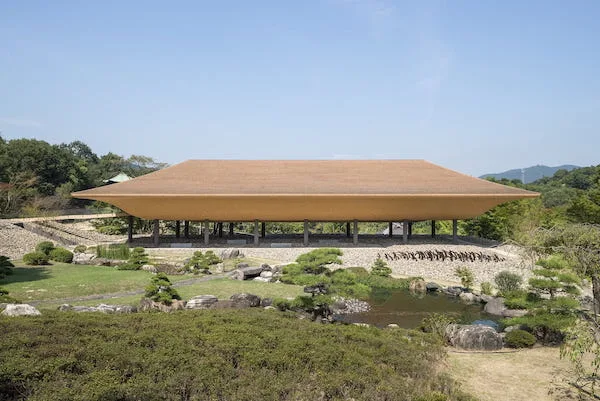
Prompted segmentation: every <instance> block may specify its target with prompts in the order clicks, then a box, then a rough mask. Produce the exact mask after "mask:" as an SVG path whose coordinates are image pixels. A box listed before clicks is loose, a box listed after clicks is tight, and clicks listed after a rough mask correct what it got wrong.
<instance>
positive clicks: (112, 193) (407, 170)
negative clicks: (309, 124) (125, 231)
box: [72, 160, 539, 246]
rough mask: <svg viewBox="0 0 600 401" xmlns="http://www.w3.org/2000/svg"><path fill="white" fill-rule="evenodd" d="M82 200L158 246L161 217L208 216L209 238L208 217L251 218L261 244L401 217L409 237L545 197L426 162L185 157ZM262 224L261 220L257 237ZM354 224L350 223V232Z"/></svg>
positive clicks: (85, 195)
mask: <svg viewBox="0 0 600 401" xmlns="http://www.w3.org/2000/svg"><path fill="white" fill-rule="evenodd" d="M72 196H73V197H75V198H82V199H93V200H98V201H103V202H107V203H110V204H112V205H114V206H117V207H118V208H120V209H121V210H123V211H125V212H126V213H128V214H129V216H130V217H129V240H130V241H131V240H132V238H133V236H132V220H133V216H137V217H141V218H144V219H149V220H154V231H153V241H154V244H155V245H156V246H158V245H159V243H160V238H159V220H174V221H176V225H175V231H176V237H179V236H180V225H181V221H183V222H184V236H186V237H188V236H189V222H190V221H197V222H203V230H202V231H203V235H204V243H205V245H208V244H209V240H210V231H211V230H209V224H210V223H211V222H213V223H219V225H218V227H219V232H220V234H221V235H222V230H223V224H222V223H221V222H230V225H229V231H230V234H231V235H232V234H233V224H231V223H235V222H254V233H253V237H254V244H255V245H258V244H259V241H260V240H259V238H260V236H261V235H262V236H264V234H265V222H304V244H305V245H308V242H309V232H308V226H309V222H345V223H346V235H347V236H350V233H351V232H352V235H353V242H354V244H357V243H358V222H388V223H389V232H388V235H393V226H392V223H391V222H399V221H401V222H403V223H404V224H403V230H402V237H403V240H404V242H407V241H408V238H409V236H410V232H409V230H410V226H411V222H413V221H427V220H431V221H432V235H433V236H435V221H436V220H452V221H453V238H454V239H455V240H456V238H457V221H458V220H459V219H467V218H472V217H476V216H478V215H481V214H483V213H485V212H486V211H487V210H489V209H491V208H493V207H495V206H497V205H499V204H501V203H504V202H508V201H512V200H517V199H523V198H532V197H537V196H539V194H538V193H536V192H531V191H526V190H523V189H520V188H514V187H509V186H506V185H501V184H497V183H493V182H489V181H486V180H481V179H479V178H474V177H471V176H468V175H464V174H461V173H458V172H456V171H452V170H449V169H446V168H444V167H441V166H438V165H435V164H433V163H430V162H427V161H424V160H188V161H186V162H183V163H179V164H176V165H173V166H170V167H167V168H165V169H163V170H159V171H156V172H153V173H150V174H146V175H143V176H140V177H137V178H134V179H131V180H129V181H125V182H121V183H116V184H110V185H105V186H102V187H98V188H93V189H88V190H85V191H79V192H74V193H73V194H72ZM259 224H260V225H261V226H262V227H261V229H260V234H259ZM351 225H352V230H351Z"/></svg>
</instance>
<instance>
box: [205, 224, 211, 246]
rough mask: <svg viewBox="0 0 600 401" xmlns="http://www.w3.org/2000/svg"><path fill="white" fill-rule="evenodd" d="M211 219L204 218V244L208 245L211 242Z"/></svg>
mask: <svg viewBox="0 0 600 401" xmlns="http://www.w3.org/2000/svg"><path fill="white" fill-rule="evenodd" d="M209 224H210V223H209V221H208V220H204V245H208V243H209V242H210V228H209Z"/></svg>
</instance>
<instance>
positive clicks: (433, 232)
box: [431, 220, 435, 238]
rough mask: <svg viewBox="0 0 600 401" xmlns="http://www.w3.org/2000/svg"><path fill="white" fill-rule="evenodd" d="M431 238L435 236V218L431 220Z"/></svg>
mask: <svg viewBox="0 0 600 401" xmlns="http://www.w3.org/2000/svg"><path fill="white" fill-rule="evenodd" d="M431 238H435V220H431Z"/></svg>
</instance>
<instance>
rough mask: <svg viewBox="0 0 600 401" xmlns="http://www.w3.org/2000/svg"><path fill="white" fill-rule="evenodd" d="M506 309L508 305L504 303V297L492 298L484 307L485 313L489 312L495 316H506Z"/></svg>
mask: <svg viewBox="0 0 600 401" xmlns="http://www.w3.org/2000/svg"><path fill="white" fill-rule="evenodd" d="M505 310H506V305H504V298H502V297H498V298H492V299H490V300H489V301H488V302H487V303H486V304H485V307H484V308H483V311H484V312H485V313H489V314H490V315H494V316H504V311H505Z"/></svg>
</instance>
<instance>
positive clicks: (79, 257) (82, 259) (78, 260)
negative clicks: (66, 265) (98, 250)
mask: <svg viewBox="0 0 600 401" xmlns="http://www.w3.org/2000/svg"><path fill="white" fill-rule="evenodd" d="M94 259H96V255H94V254H93V253H75V254H73V262H71V263H73V264H75V265H89V264H92V260H94Z"/></svg>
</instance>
